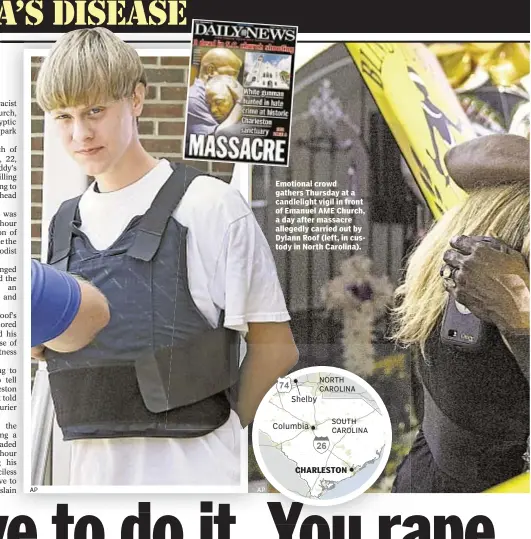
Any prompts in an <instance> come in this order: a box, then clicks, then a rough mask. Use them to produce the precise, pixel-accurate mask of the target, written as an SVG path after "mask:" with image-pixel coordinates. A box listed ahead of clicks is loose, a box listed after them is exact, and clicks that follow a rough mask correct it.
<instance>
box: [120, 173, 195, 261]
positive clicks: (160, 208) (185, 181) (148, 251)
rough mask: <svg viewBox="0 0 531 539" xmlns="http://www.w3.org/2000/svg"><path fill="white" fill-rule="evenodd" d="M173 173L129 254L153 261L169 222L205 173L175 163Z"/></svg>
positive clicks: (141, 227) (138, 231)
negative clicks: (197, 177) (198, 177)
mask: <svg viewBox="0 0 531 539" xmlns="http://www.w3.org/2000/svg"><path fill="white" fill-rule="evenodd" d="M172 168H173V174H172V175H171V176H170V177H169V178H168V180H167V181H166V183H165V184H164V185H163V186H162V188H161V189H160V191H159V192H158V193H157V195H156V197H155V199H154V200H153V204H151V207H150V208H149V210H148V211H147V212H146V213H145V214H144V215H143V216H142V219H141V220H140V223H139V225H138V229H137V232H136V234H135V239H134V241H133V244H132V245H131V247H129V249H128V250H127V254H128V255H129V256H131V257H133V258H137V259H139V260H144V261H145V262H149V261H150V260H151V259H152V258H153V257H154V256H155V253H156V252H157V250H158V248H159V246H160V242H161V239H162V235H163V234H164V231H165V230H166V226H167V224H168V221H169V219H170V217H171V215H172V213H173V211H174V210H175V208H176V207H177V205H178V204H179V202H180V201H181V198H182V197H183V195H184V193H185V192H186V189H188V186H189V185H190V183H191V182H192V180H193V179H194V178H195V177H196V176H199V175H200V174H203V173H202V172H200V171H199V170H196V169H194V168H191V167H187V166H186V165H183V164H182V163H172Z"/></svg>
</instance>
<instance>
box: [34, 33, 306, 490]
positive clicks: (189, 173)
mask: <svg viewBox="0 0 531 539" xmlns="http://www.w3.org/2000/svg"><path fill="white" fill-rule="evenodd" d="M147 88H148V81H147V76H146V70H145V69H144V66H143V63H142V60H141V58H140V57H139V55H138V53H137V52H136V51H135V49H133V48H132V47H131V46H130V45H128V44H126V43H125V42H124V41H122V40H121V39H119V38H118V37H117V36H115V35H114V34H113V33H112V32H110V31H108V30H106V29H104V28H93V29H83V30H77V31H73V32H70V33H67V34H65V35H64V36H63V37H62V38H61V39H60V40H59V41H58V42H57V43H56V44H55V46H54V47H53V49H52V51H51V52H50V54H49V55H48V56H47V57H46V58H45V60H44V61H43V62H42V65H41V67H40V70H39V73H38V77H37V81H36V99H37V102H38V104H39V106H40V107H41V108H42V109H43V110H44V111H45V113H46V121H49V122H51V124H52V125H53V129H54V133H55V134H56V136H57V139H58V140H59V141H60V143H61V146H62V147H63V149H64V150H66V153H67V154H69V156H70V158H72V159H73V160H74V161H75V163H77V166H78V167H80V169H81V170H82V171H83V172H84V173H85V174H86V175H88V176H90V177H91V183H90V184H89V185H88V188H86V189H85V190H84V191H83V192H82V193H81V194H80V196H77V197H74V198H69V199H68V200H65V201H64V202H63V203H62V204H61V205H60V207H59V209H58V210H57V212H56V213H55V215H54V216H53V218H52V220H51V223H50V229H49V248H48V263H49V264H50V265H51V266H52V267H54V268H55V269H60V270H63V271H68V272H70V273H74V274H76V275H79V276H80V277H81V278H83V279H84V280H86V281H87V282H90V283H92V284H93V285H94V286H96V287H98V288H99V289H100V290H101V292H102V293H103V294H104V295H105V297H106V298H107V301H108V304H109V309H110V313H111V317H110V321H109V323H108V324H107V326H106V327H105V328H103V329H102V330H101V331H100V332H99V333H98V334H97V335H96V336H95V338H94V339H93V340H92V342H91V343H90V344H87V345H86V346H84V347H82V348H81V349H79V350H77V351H75V352H74V351H56V350H52V349H50V348H48V347H46V346H45V348H44V351H43V352H42V355H43V356H44V359H45V361H46V366H47V370H48V374H49V377H48V378H49V382H50V388H51V395H52V399H53V404H54V409H55V414H56V418H57V422H58V424H59V427H60V428H61V432H62V437H63V440H65V441H67V442H69V447H70V455H71V456H70V465H69V472H68V476H69V479H68V484H69V485H72V486H76V485H77V486H89V485H92V486H106V485H108V486H145V485H151V486H164V485H165V486H172V487H173V486H175V487H178V488H179V489H180V491H182V490H183V489H184V490H185V491H186V489H187V488H189V487H190V488H197V487H201V488H203V489H204V490H205V491H208V490H209V488H211V487H214V488H220V487H223V488H226V489H228V490H229V491H234V489H235V488H239V489H241V488H242V486H245V484H246V480H247V478H246V477H244V476H243V474H242V462H241V460H242V455H245V449H246V448H243V449H244V451H242V447H243V445H242V443H241V441H242V428H244V427H246V426H247V425H249V423H251V422H252V420H253V417H254V413H255V411H256V408H257V406H258V404H259V402H260V400H261V398H262V397H263V395H264V394H265V393H266V391H267V390H268V389H269V388H270V387H271V386H272V385H273V384H274V383H275V381H276V379H277V378H278V377H279V376H283V375H284V374H285V373H286V372H287V371H288V370H289V369H290V368H291V367H292V366H293V365H294V364H295V363H296V362H297V359H298V351H297V347H296V345H295V343H294V340H293V337H292V334H291V330H290V327H289V320H290V316H289V313H288V312H287V309H286V306H285V302H284V298H283V294H282V291H281V288H280V286H279V284H278V280H277V275H276V269H275V266H274V262H273V257H272V256H271V253H270V248H269V246H268V245H267V242H266V241H265V239H264V237H263V234H262V233H261V231H260V229H259V226H258V225H257V223H256V221H255V219H254V216H253V213H252V211H251V209H250V207H249V205H248V203H247V202H246V200H245V199H244V198H243V196H242V194H241V192H240V191H239V190H238V189H237V188H236V187H234V186H233V185H230V184H228V183H227V182H225V181H222V180H220V179H219V178H217V177H213V176H211V175H207V174H204V173H202V172H201V171H199V170H196V169H194V168H191V167H189V166H185V165H184V164H183V163H181V162H179V160H177V159H176V160H173V159H172V160H171V161H169V160H167V159H164V158H160V159H159V158H155V157H153V156H152V155H150V153H149V152H148V151H147V150H146V149H145V148H144V147H143V145H142V143H141V141H140V135H139V123H140V122H139V117H140V116H141V114H142V111H143V109H144V108H147V105H145V99H146V92H147ZM44 157H45V166H46V163H47V162H46V155H45V156H44ZM48 163H49V161H48ZM44 194H45V195H46V183H45V185H44ZM243 351H245V354H244V353H242V352H243ZM243 469H244V468H243Z"/></svg>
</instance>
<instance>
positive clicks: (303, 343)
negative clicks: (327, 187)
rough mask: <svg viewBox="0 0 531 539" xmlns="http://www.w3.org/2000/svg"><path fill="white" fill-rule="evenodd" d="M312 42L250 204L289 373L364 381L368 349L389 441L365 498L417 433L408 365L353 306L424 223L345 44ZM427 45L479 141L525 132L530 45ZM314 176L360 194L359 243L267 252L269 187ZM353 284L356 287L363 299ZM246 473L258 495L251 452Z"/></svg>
mask: <svg viewBox="0 0 531 539" xmlns="http://www.w3.org/2000/svg"><path fill="white" fill-rule="evenodd" d="M312 46H313V47H314V48H313V50H311V49H310V45H308V46H307V48H305V44H300V45H299V46H298V49H297V52H296V61H298V62H299V67H298V68H297V70H296V73H295V92H294V104H293V106H294V112H293V120H292V128H291V129H292V132H291V154H290V166H289V167H288V168H281V167H268V166H253V168H252V207H253V210H254V213H255V215H256V218H257V220H258V222H259V223H260V226H261V227H262V230H263V231H264V233H265V235H266V237H267V239H268V241H269V243H270V245H271V247H272V251H273V254H274V257H275V261H276V265H277V269H278V274H279V278H280V281H281V283H282V287H283V290H284V294H285V297H286V301H287V305H288V310H289V311H290V313H291V316H292V322H291V323H292V330H293V332H294V336H295V340H296V342H297V345H298V347H299V352H300V360H299V363H298V365H297V366H296V369H299V368H304V367H309V366H318V365H330V366H335V367H340V368H346V369H349V370H352V371H353V372H355V373H356V374H360V375H363V371H364V370H365V369H366V366H367V365H366V364H367V358H366V355H367V353H366V351H367V346H368V347H369V349H370V353H372V354H373V356H372V366H371V368H370V372H368V373H367V374H366V375H364V376H363V377H364V378H365V379H366V380H367V381H368V382H369V383H370V384H371V385H372V386H373V387H374V388H375V389H376V390H377V391H378V393H379V394H380V396H381V397H382V399H383V401H384V403H385V404H386V406H387V408H388V410H389V414H390V416H391V421H392V425H393V440H394V443H393V447H392V451H391V456H390V459H389V462H388V465H387V467H386V469H385V471H384V472H383V474H382V476H381V477H380V479H379V481H378V482H377V483H376V484H375V485H374V487H373V488H372V491H375V492H389V491H390V488H391V484H392V481H393V479H394V473H395V470H396V466H397V465H398V464H399V463H400V461H401V460H402V458H403V457H404V456H405V455H406V454H407V452H408V451H409V448H410V445H411V442H412V441H413V439H414V437H415V435H416V431H417V426H418V422H419V418H420V417H421V414H422V398H421V393H420V387H419V385H418V383H417V379H416V375H415V358H414V357H413V356H412V353H411V352H409V351H404V350H403V349H399V348H397V347H395V346H394V345H393V344H392V343H391V342H390V341H389V340H388V339H387V338H386V337H387V335H388V333H389V326H390V320H389V317H388V315H387V311H386V310H383V311H379V312H378V310H375V315H374V317H373V319H372V320H371V321H370V324H367V321H366V320H362V319H361V318H359V314H358V313H359V311H358V310H357V307H358V306H359V304H360V302H363V301H367V300H368V301H370V300H371V299H370V298H371V293H372V292H374V293H376V292H378V288H377V287H378V286H380V287H381V289H382V290H383V288H385V287H384V284H383V283H385V282H390V283H391V286H392V288H395V287H396V286H397V284H398V283H399V281H400V279H401V276H402V273H401V272H402V268H403V267H404V263H405V261H406V259H407V256H408V253H409V252H410V251H411V249H412V248H413V247H414V246H415V245H416V243H417V242H418V241H419V240H420V239H421V238H422V237H423V235H424V234H425V232H426V231H427V229H428V228H429V227H430V225H431V223H432V219H433V217H432V214H431V211H430V210H429V208H428V206H427V205H426V203H425V201H424V198H423V196H422V195H421V193H420V190H419V189H418V187H417V184H416V182H415V180H414V179H413V176H412V175H411V173H410V171H409V168H408V166H407V164H406V163H405V161H404V159H403V158H402V155H401V152H400V150H399V148H398V146H397V144H396V142H395V139H394V137H393V135H392V134H391V132H390V130H389V128H388V126H387V123H386V121H385V120H384V118H383V117H382V115H381V113H380V112H379V110H378V107H377V106H376V104H375V102H374V100H373V98H372V95H371V93H370V92H369V91H368V89H367V87H366V85H365V83H364V81H363V80H362V78H361V76H360V73H359V71H358V69H357V67H356V65H355V64H354V62H353V60H352V57H351V56H350V55H349V53H348V51H347V48H346V47H345V46H344V44H342V43H336V44H327V45H318V44H315V45H312ZM425 46H426V47H427V49H428V50H429V51H430V53H431V54H432V55H433V56H434V58H436V61H437V62H438V64H439V65H440V67H442V70H443V72H444V76H445V77H446V79H447V81H448V83H449V85H450V86H451V88H452V89H453V91H454V92H455V95H456V96H457V98H458V100H459V103H460V104H461V106H462V108H463V110H464V112H465V113H466V115H467V116H468V119H469V120H470V121H471V123H472V126H473V130H474V131H475V133H476V134H477V135H484V134H488V133H508V132H511V133H517V134H520V135H523V136H526V137H528V136H529V107H530V103H529V44H527V43H426V44H425ZM303 51H304V52H303ZM299 53H301V54H299ZM298 55H299V56H298ZM315 180H318V181H321V180H324V181H336V182H337V188H336V189H339V190H343V189H349V190H355V192H356V198H362V199H363V201H364V202H363V207H364V209H365V215H356V216H353V219H352V224H354V225H356V226H361V227H363V233H362V234H363V235H364V236H365V237H366V240H365V241H364V242H362V243H361V244H360V246H361V250H359V251H311V250H309V251H290V252H287V251H283V250H276V249H275V201H276V200H278V198H283V197H282V196H281V195H279V193H280V191H281V190H282V189H285V188H281V187H276V182H277V181H282V182H286V181H288V182H291V181H297V182H314V181H315ZM312 184H313V183H312ZM297 207H300V206H297ZM352 253H355V254H354V255H352ZM360 283H365V285H366V286H365V287H364V290H365V294H364V296H365V297H363V294H361V289H360ZM382 287H383V288H382ZM367 289H368V290H369V294H368V295H367V293H366V291H367ZM338 291H339V292H338ZM341 293H342V294H343V295H344V297H343V298H342V297H341ZM357 317H358V318H357ZM353 326H354V327H361V328H363V331H365V333H363V331H361V332H360V331H358V332H357V334H356V338H353V337H352V335H349V334H347V333H346V332H345V327H353ZM367 326H368V327H367ZM350 333H352V332H350ZM349 337H350V338H349ZM364 340H365V341H367V342H366V343H365V345H366V346H365V345H364V343H363V341H364ZM362 356H363V357H362ZM360 371H362V372H360ZM249 470H250V472H249V473H250V479H251V480H252V481H253V482H254V483H253V484H255V485H261V486H262V489H263V488H264V482H263V476H262V474H261V472H260V470H259V468H258V466H257V465H256V461H255V460H254V455H253V451H252V446H250V449H249ZM268 488H269V489H270V490H272V489H271V487H268Z"/></svg>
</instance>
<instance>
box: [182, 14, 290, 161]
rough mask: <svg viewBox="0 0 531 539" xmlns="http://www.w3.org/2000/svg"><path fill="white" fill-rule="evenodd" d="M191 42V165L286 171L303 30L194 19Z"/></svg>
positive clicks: (187, 149) (188, 129) (188, 148)
mask: <svg viewBox="0 0 531 539" xmlns="http://www.w3.org/2000/svg"><path fill="white" fill-rule="evenodd" d="M192 39H193V41H192V53H191V60H190V62H191V63H190V79H189V87H190V90H189V94H188V100H187V115H186V146H185V153H184V157H185V159H205V160H213V161H227V162H242V163H263V164H270V165H284V166H286V165H287V164H288V162H289V148H290V144H289V133H290V125H291V109H292V101H293V75H294V73H293V66H294V57H295V45H296V40H297V28H296V27H294V26H268V25H258V24H242V23H235V22H220V21H207V20H195V21H193V32H192ZM222 58H224V59H225V60H226V61H228V62H229V63H230V66H231V67H229V68H226V70H227V71H223V68H222V69H221V70H219V73H217V72H216V73H217V74H214V70H215V66H216V63H218V62H219V61H221V59H222ZM231 69H232V70H234V71H237V72H238V75H237V77H236V79H234V77H230V75H226V74H225V75H224V74H223V73H225V72H230V70H231ZM202 94H204V96H205V101H206V104H207V107H208V108H209V111H206V110H205V109H204V105H202V104H201V102H200V99H199V96H202ZM209 112H210V114H209Z"/></svg>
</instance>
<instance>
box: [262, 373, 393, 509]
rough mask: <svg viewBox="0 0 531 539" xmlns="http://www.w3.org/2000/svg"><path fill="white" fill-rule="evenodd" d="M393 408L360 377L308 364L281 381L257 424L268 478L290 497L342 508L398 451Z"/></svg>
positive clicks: (377, 474) (365, 487) (371, 483)
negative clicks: (394, 444) (389, 409)
mask: <svg viewBox="0 0 531 539" xmlns="http://www.w3.org/2000/svg"><path fill="white" fill-rule="evenodd" d="M391 441H392V430H391V420H390V419H389V413H388V412H387V409H386V407H385V405H384V403H383V401H382V399H381V398H380V396H379V395H378V394H377V393H376V391H375V390H374V389H373V388H372V387H371V386H370V385H369V384H368V383H367V382H365V380H363V379H361V378H360V377H359V376H356V375H355V374H352V373H351V372H349V371H345V370H343V369H337V368H334V367H309V368H306V369H301V370H298V371H295V372H293V373H291V374H290V375H289V376H286V377H285V378H279V379H278V381H277V384H276V386H275V387H273V388H271V389H270V390H269V392H268V393H267V395H266V396H265V397H264V399H263V400H262V402H261V403H260V406H259V407H258V411H257V413H256V417H255V419H254V424H253V449H254V454H255V457H256V460H257V462H258V465H259V466H260V468H261V469H262V472H263V473H264V475H265V477H266V479H267V480H268V481H269V482H270V483H271V484H272V485H273V486H274V487H275V488H276V489H277V490H278V491H279V492H281V493H282V494H284V495H286V496H287V497H288V498H290V499H292V500H294V501H298V502H301V503H305V504H309V505H336V504H340V503H344V502H347V501H349V500H352V499H353V498H355V497H356V496H358V495H360V494H363V493H364V492H365V491H366V490H367V489H369V488H370V487H371V486H372V485H373V484H374V483H375V481H376V480H377V479H378V477H379V476H380V474H381V473H382V472H383V470H384V468H385V465H386V464H387V460H388V459H389V453H390V451H391Z"/></svg>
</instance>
